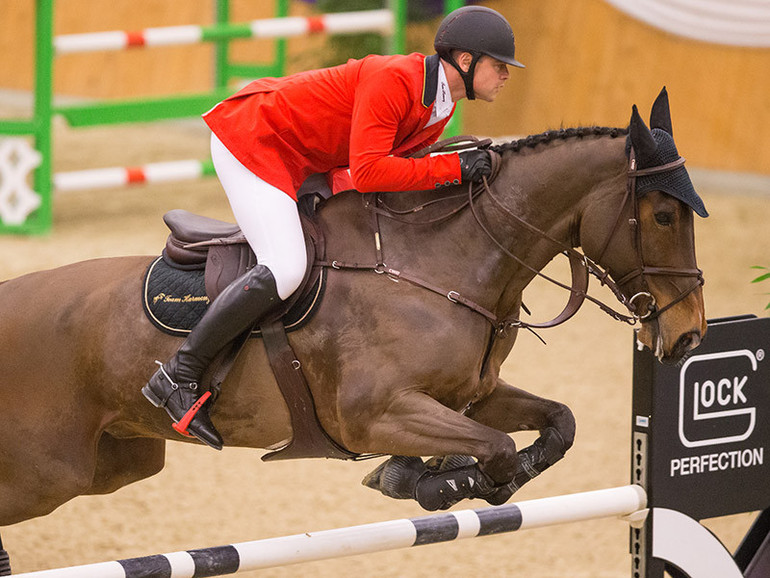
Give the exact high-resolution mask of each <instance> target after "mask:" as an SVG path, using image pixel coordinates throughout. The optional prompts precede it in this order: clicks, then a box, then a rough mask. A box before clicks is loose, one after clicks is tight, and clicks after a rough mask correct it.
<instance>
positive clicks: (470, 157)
mask: <svg viewBox="0 0 770 578" xmlns="http://www.w3.org/2000/svg"><path fill="white" fill-rule="evenodd" d="M458 154H459V155H460V177H461V178H462V181H463V182H464V183H467V182H468V181H480V180H481V179H482V177H488V176H489V175H491V174H492V159H491V158H490V156H489V151H486V150H483V149H472V150H468V151H462V152H461V153H458Z"/></svg>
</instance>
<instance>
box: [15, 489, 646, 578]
mask: <svg viewBox="0 0 770 578" xmlns="http://www.w3.org/2000/svg"><path fill="white" fill-rule="evenodd" d="M646 504H647V495H646V493H645V491H644V490H643V489H642V488H641V487H640V486H636V485H630V486H621V487H618V488H609V489H605V490H598V491H593V492H583V493H578V494H570V495H566V496H556V497H553V498H541V499H538V500H529V501H525V502H519V503H514V504H506V505H503V506H496V507H492V508H482V509H478V510H459V511H456V512H447V513H444V514H433V515H430V516H423V517H420V518H412V519H402V520H390V521H387V522H378V523H374V524H365V525H362V526H351V527H347V528H338V529H335V530H324V531H321V532H307V533H304V534H297V535H294V536H284V537H281V538H269V539H267V540H256V541H253V542H243V543H240V544H233V545H230V546H220V547H215V548H206V549H203V550H191V551H188V552H174V553H172V554H163V555H161V556H152V557H146V558H133V559H131V560H121V561H116V562H104V563H101V564H89V565H85V566H75V567H71V568H60V569H54V570H43V571H40V572H29V573H26V574H14V576H17V577H19V578H136V577H139V576H141V577H143V578H153V577H154V576H158V577H160V576H169V575H173V576H174V577H175V578H192V576H194V575H195V573H196V570H197V569H199V568H198V566H199V565H202V564H205V566H202V567H201V568H200V570H201V571H200V572H198V575H206V576H218V575H222V574H232V573H235V572H242V571H248V570H258V569H261V568H270V567H274V566H286V565H289V564H297V563H300V562H310V561H314V560H325V559H329V558H340V557H343V556H353V555H356V554H367V553H370V552H381V551H384V550H394V549H397V548H409V547H412V546H420V545H423V544H435V543H438V542H446V541H451V540H459V539H462V538H473V537H478V536H486V535H491V534H501V533H505V532H514V531H516V530H519V529H526V528H538V527H543V526H551V525H555V524H564V523H569V522H580V521H585V520H594V519H598V518H610V517H615V516H628V515H630V514H633V513H634V512H638V511H639V510H642V509H644V508H645V507H646ZM203 570H205V572H204V571H203ZM213 572H219V574H215V573H213Z"/></svg>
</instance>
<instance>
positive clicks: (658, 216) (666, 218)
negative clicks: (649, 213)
mask: <svg viewBox="0 0 770 578" xmlns="http://www.w3.org/2000/svg"><path fill="white" fill-rule="evenodd" d="M655 222H656V223H658V225H660V226H662V227H670V226H671V225H672V224H673V223H674V215H673V213H667V212H664V211H660V212H658V213H655Z"/></svg>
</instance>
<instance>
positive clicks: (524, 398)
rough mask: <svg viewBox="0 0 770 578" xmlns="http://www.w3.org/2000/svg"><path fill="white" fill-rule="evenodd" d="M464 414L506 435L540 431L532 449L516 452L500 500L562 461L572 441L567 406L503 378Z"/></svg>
mask: <svg viewBox="0 0 770 578" xmlns="http://www.w3.org/2000/svg"><path fill="white" fill-rule="evenodd" d="M466 415H467V416H468V417H469V418H471V419H473V420H475V421H477V422H479V423H482V424H484V425H487V426H489V427H492V428H495V429H499V430H500V431H504V432H508V433H513V432H517V431H526V430H538V431H539V432H540V437H539V438H537V439H536V440H535V441H534V443H533V444H532V445H531V446H528V447H526V448H524V449H522V450H521V451H519V464H518V468H517V471H516V474H515V475H514V478H513V480H512V481H511V482H510V483H509V484H508V490H509V492H510V493H508V495H507V496H506V495H505V494H506V492H505V491H500V492H499V493H498V496H497V499H499V500H502V501H505V500H507V499H508V498H509V497H510V495H512V494H513V492H515V491H516V490H518V489H519V488H520V487H521V486H522V485H523V484H525V483H526V482H528V481H529V480H531V479H532V478H534V477H535V476H538V475H540V474H541V473H542V472H543V471H545V470H546V469H547V468H549V467H550V466H552V465H553V464H555V463H556V462H557V461H559V460H560V459H561V458H563V457H564V455H565V454H566V452H567V450H569V448H570V447H572V443H573V441H574V440H575V417H574V416H573V415H572V411H570V409H569V408H568V407H567V406H566V405H564V404H563V403H559V402H557V401H553V400H550V399H545V398H542V397H538V396H536V395H533V394H531V393H529V392H527V391H524V390H522V389H518V388H516V387H513V386H512V385H509V384H507V383H506V382H504V381H503V380H502V379H498V380H497V385H496V387H495V389H494V390H493V391H492V393H491V394H490V395H488V396H487V397H485V398H483V399H481V400H479V401H478V402H476V403H474V404H473V405H472V406H471V408H470V409H469V410H468V412H467V414H466ZM500 503H502V502H500Z"/></svg>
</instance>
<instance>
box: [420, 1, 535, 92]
mask: <svg viewBox="0 0 770 578" xmlns="http://www.w3.org/2000/svg"><path fill="white" fill-rule="evenodd" d="M433 47H434V48H435V50H436V52H437V53H438V54H439V55H440V56H441V58H443V59H444V60H446V61H447V62H448V63H449V64H451V65H452V66H454V67H455V68H456V69H457V71H458V72H459V73H460V76H462V78H463V81H464V82H465V93H466V95H467V96H468V99H469V100H473V99H474V98H475V96H474V94H473V71H474V70H475V68H476V63H477V62H478V59H479V58H480V57H481V55H482V54H486V55H487V56H491V57H492V58H495V59H497V60H500V61H501V62H505V63H506V64H510V65H512V66H517V67H519V68H524V65H523V64H522V63H521V62H519V61H518V60H516V58H515V45H514V40H513V30H512V29H511V25H510V24H508V21H507V20H506V19H505V18H504V17H503V15H502V14H500V13H499V12H497V11H496V10H492V9H491V8H486V7H485V6H464V7H463V8H458V9H457V10H454V11H452V12H450V13H449V14H448V15H447V16H446V17H445V18H444V20H443V21H442V22H441V24H440V25H439V27H438V30H437V31H436V39H435V40H434V41H433ZM455 49H457V50H462V51H464V52H470V53H471V54H472V55H473V61H472V62H471V66H470V68H469V69H468V71H467V72H465V71H463V70H462V69H461V68H460V67H459V65H458V64H457V63H456V62H455V60H454V58H452V56H451V54H450V53H451V51H452V50H455Z"/></svg>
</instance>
